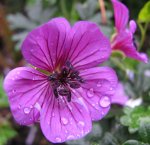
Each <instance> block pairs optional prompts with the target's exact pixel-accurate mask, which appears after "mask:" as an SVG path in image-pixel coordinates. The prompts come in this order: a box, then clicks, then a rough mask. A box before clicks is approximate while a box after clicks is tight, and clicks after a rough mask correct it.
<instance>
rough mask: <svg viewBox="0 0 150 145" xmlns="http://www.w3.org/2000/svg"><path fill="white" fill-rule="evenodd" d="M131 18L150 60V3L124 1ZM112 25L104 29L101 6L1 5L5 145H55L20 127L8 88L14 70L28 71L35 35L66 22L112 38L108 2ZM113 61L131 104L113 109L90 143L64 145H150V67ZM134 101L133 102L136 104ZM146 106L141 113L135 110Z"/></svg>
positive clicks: (55, 2) (47, 1)
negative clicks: (28, 47)
mask: <svg viewBox="0 0 150 145" xmlns="http://www.w3.org/2000/svg"><path fill="white" fill-rule="evenodd" d="M122 2H123V3H124V4H126V5H127V7H128V8H129V10H130V18H131V19H135V20H136V21H137V23H138V30H137V32H136V40H137V42H136V43H137V44H138V46H139V47H138V49H139V50H140V51H143V52H146V53H147V54H149V56H150V41H149V40H150V25H149V24H150V1H148V0H139V1H137V0H132V1H131V0H130V1H129V0H128V1H127V0H123V1H122ZM105 5H106V15H107V24H105V25H103V24H102V20H101V13H100V8H99V3H98V1H97V0H1V1H0V145H53V144H52V143H50V142H48V141H47V140H46V139H45V137H44V136H43V135H42V133H41V130H40V128H39V125H38V124H36V125H34V126H30V127H23V126H19V125H17V124H15V121H14V120H13V118H12V115H11V112H10V110H9V104H8V101H7V96H6V95H5V93H4V91H3V87H2V83H3V78H4V76H5V75H6V74H7V73H8V71H9V70H11V69H13V68H15V67H17V66H23V65H25V62H24V59H23V58H22V55H21V52H20V45H21V43H22V41H23V39H24V38H25V36H26V35H27V33H28V32H29V31H31V30H32V29H33V28H35V27H36V26H38V25H40V24H42V23H43V22H46V21H48V20H49V19H51V18H53V17H58V16H63V17H66V18H67V19H68V20H69V21H70V22H71V23H72V24H73V23H74V22H75V21H78V20H90V21H93V22H96V23H98V24H99V26H100V28H101V30H102V31H103V32H104V33H105V34H106V35H107V36H108V37H110V36H111V34H112V33H113V32H114V18H113V10H112V5H111V3H110V0H105ZM116 56H117V55H113V56H112V57H111V59H110V60H109V62H107V63H108V64H109V65H111V66H112V67H113V68H114V69H115V70H116V72H117V74H118V77H119V79H120V81H121V82H122V83H123V84H124V87H125V91H126V93H127V95H128V96H129V97H130V102H131V103H130V104H132V105H128V106H125V107H122V106H119V105H112V109H111V111H110V113H109V114H108V115H107V116H106V117H105V118H104V119H103V120H101V121H98V122H95V123H93V130H92V132H91V133H90V134H89V135H87V136H86V137H85V138H82V139H80V140H76V141H69V142H66V143H63V144H62V145H150V105H149V104H150V64H149V63H148V64H143V63H139V62H137V61H135V60H131V59H128V58H126V59H123V58H122V57H121V56H120V57H116ZM131 99H132V100H131ZM136 102H140V104H138V106H136V107H135V105H134V106H133V104H135V103H136Z"/></svg>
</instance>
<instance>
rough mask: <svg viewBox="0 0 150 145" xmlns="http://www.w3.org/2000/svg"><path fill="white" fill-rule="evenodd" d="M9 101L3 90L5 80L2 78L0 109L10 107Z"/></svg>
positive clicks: (0, 78) (0, 79)
mask: <svg viewBox="0 0 150 145" xmlns="http://www.w3.org/2000/svg"><path fill="white" fill-rule="evenodd" d="M8 106H9V104H8V99H7V96H6V94H5V92H4V90H3V78H2V77H0V107H8Z"/></svg>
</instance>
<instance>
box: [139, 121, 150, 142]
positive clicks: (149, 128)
mask: <svg viewBox="0 0 150 145" xmlns="http://www.w3.org/2000/svg"><path fill="white" fill-rule="evenodd" d="M139 135H140V137H141V139H142V141H143V142H145V143H150V123H145V122H142V123H141V124H140V128H139Z"/></svg>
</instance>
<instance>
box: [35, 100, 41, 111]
mask: <svg viewBox="0 0 150 145" xmlns="http://www.w3.org/2000/svg"><path fill="white" fill-rule="evenodd" d="M34 107H35V108H36V109H37V110H38V111H41V105H40V104H39V103H38V102H36V103H35V105H34Z"/></svg>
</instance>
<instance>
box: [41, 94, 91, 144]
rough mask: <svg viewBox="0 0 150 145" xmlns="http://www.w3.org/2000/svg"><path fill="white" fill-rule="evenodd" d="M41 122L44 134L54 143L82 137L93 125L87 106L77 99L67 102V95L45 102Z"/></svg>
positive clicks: (74, 96) (73, 95)
mask: <svg viewBox="0 0 150 145" xmlns="http://www.w3.org/2000/svg"><path fill="white" fill-rule="evenodd" d="M51 94H53V93H52V92H51ZM74 98H77V96H76V94H72V99H74ZM80 98H81V97H80ZM81 99H82V98H81ZM40 124H41V128H42V131H43V134H44V135H45V136H46V138H47V139H48V140H49V141H51V142H54V143H58V142H64V141H66V140H72V139H78V138H81V137H83V136H85V135H86V134H87V133H88V132H89V131H90V130H91V127H92V123H91V118H90V115H89V112H88V110H87V109H86V108H85V106H83V105H81V104H80V103H78V102H75V101H74V102H73V101H71V102H67V100H66V97H59V98H57V99H56V98H55V97H54V96H53V97H52V98H48V99H47V101H45V102H44V105H43V108H42V111H41V118H40Z"/></svg>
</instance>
